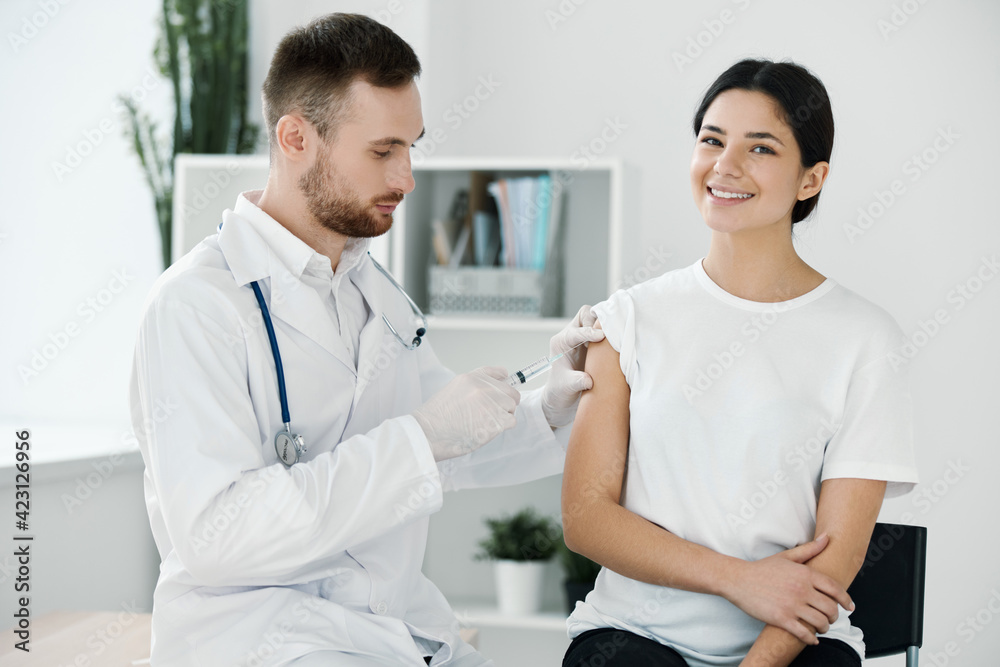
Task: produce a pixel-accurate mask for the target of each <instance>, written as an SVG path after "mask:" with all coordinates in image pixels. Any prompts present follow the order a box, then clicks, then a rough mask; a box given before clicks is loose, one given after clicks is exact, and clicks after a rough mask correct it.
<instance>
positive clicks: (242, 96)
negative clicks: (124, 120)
mask: <svg viewBox="0 0 1000 667" xmlns="http://www.w3.org/2000/svg"><path fill="white" fill-rule="evenodd" d="M247 3H248V0H163V15H162V16H161V17H160V38H159V40H158V41H157V44H156V47H155V49H154V51H153V57H154V58H155V60H156V63H157V65H158V66H159V68H160V72H161V73H162V74H163V76H166V77H169V78H170V81H171V83H172V84H173V98H174V109H173V111H174V125H173V134H172V137H171V138H170V140H169V141H164V139H163V138H162V137H160V136H159V135H158V133H157V124H156V122H155V121H153V120H152V119H151V118H150V116H149V114H146V113H142V112H141V111H140V110H139V108H138V107H137V106H136V105H135V103H134V102H133V101H132V100H131V99H129V98H128V97H126V96H121V98H120V99H121V101H122V103H123V104H124V105H125V108H126V110H127V116H128V127H129V135H130V137H131V140H132V145H133V148H134V150H135V153H136V155H137V156H138V157H139V162H140V163H141V164H142V169H143V173H144V174H145V177H146V182H147V183H148V184H149V188H150V190H151V191H152V192H153V199H154V201H155V205H156V219H157V223H158V224H159V229H160V241H161V244H162V251H163V266H164V268H166V267H167V266H169V265H170V261H171V258H170V239H171V234H172V231H173V207H172V200H173V192H174V158H175V157H176V156H177V154H178V153H251V152H253V150H254V147H255V146H256V143H257V132H258V128H257V126H256V125H255V124H253V123H250V122H248V121H247Z"/></svg>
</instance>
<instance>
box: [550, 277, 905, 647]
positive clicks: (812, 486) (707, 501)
mask: <svg viewBox="0 0 1000 667" xmlns="http://www.w3.org/2000/svg"><path fill="white" fill-rule="evenodd" d="M594 312H595V313H596V315H597V317H598V319H599V320H600V322H601V326H602V327H603V328H604V332H605V334H606V336H607V339H608V341H609V342H610V343H611V345H612V347H614V348H615V349H616V350H617V351H618V352H619V354H620V356H621V369H622V372H623V373H624V374H625V378H626V380H627V381H628V384H629V387H630V390H631V397H630V400H629V409H630V422H629V424H630V429H631V431H630V435H629V450H628V468H627V473H626V478H625V488H624V494H623V499H622V505H623V506H624V507H625V508H627V509H628V510H630V511H632V512H635V513H636V514H638V515H639V516H642V517H643V518H645V519H647V520H649V521H651V522H653V523H655V524H657V525H659V526H662V527H663V528H664V529H666V530H668V531H670V532H671V533H673V534H675V535H677V536H679V537H682V538H684V539H686V540H689V541H691V542H695V543H697V544H701V545H704V546H706V547H708V548H710V549H712V550H714V551H716V552H719V553H722V554H727V555H729V556H734V557H737V558H742V559H744V560H759V559H761V558H765V557H767V556H771V555H773V554H775V553H778V552H780V551H783V550H785V549H790V548H792V547H794V546H796V545H799V544H802V543H804V542H808V541H809V540H811V539H813V537H814V531H815V528H816V504H817V500H818V498H819V491H820V483H821V482H822V481H823V480H826V479H830V478H838V477H857V478H864V479H879V480H886V481H887V482H888V487H887V490H886V496H887V497H889V496H895V495H901V494H903V493H906V492H908V491H909V490H910V489H912V488H913V485H914V484H915V483H916V482H917V469H916V465H915V462H914V457H913V444H912V440H913V438H912V423H911V421H912V414H911V413H912V409H911V405H910V395H909V390H908V386H907V378H906V377H905V370H906V365H905V364H903V365H898V364H897V366H899V368H898V369H896V370H894V369H893V367H892V365H891V364H890V363H889V360H888V359H887V354H888V353H889V352H890V351H893V350H895V349H898V347H899V345H900V343H901V342H902V332H901V330H900V329H899V327H898V325H897V324H896V323H895V321H894V320H893V319H892V317H891V316H889V315H888V314H887V313H886V312H885V311H884V310H882V309H881V308H879V307H878V306H875V305H874V304H872V303H870V302H868V301H866V300H865V299H862V298H861V297H859V296H858V295H856V294H854V293H853V292H851V291H849V290H847V289H846V288H844V287H841V286H840V285H837V284H836V283H835V282H834V281H832V280H829V279H827V280H826V281H825V282H823V284H821V285H820V286H819V287H817V288H816V289H814V290H812V291H811V292H809V293H807V294H804V295H802V296H800V297H797V298H795V299H791V300H789V301H784V302H779V303H761V302H755V301H747V300H745V299H741V298H739V297H736V296H734V295H732V294H730V293H728V292H726V291H725V290H723V289H722V288H721V287H719V286H718V285H716V284H715V283H714V282H712V280H711V279H710V278H709V277H708V275H707V274H706V273H705V270H704V268H703V267H702V264H701V261H700V260H699V261H698V262H696V263H695V264H693V265H691V266H689V267H688V268H686V269H680V270H677V271H671V272H669V273H667V274H665V275H663V276H660V277H658V278H655V279H652V280H649V281H647V282H645V283H642V284H640V285H636V286H635V287H632V288H630V289H628V290H624V291H618V292H616V293H615V294H613V295H612V296H611V297H610V298H609V299H608V300H607V301H604V302H602V303H600V304H598V305H597V306H594ZM602 627H614V628H621V629H625V630H629V631H631V632H634V633H636V634H639V635H642V636H645V637H649V638H651V639H654V640H656V641H659V642H661V643H663V644H666V645H668V646H670V647H672V648H673V649H675V650H676V651H678V652H679V653H680V654H681V655H682V656H684V658H685V659H686V660H687V662H688V664H689V665H691V667H698V666H700V665H737V664H738V663H739V662H740V660H741V658H742V657H743V656H745V655H746V653H747V651H748V650H749V649H750V647H751V645H752V644H753V642H754V641H755V640H756V638H757V636H758V635H759V634H760V631H761V630H762V629H763V627H764V624H763V623H762V622H760V621H758V620H756V619H754V618H752V617H751V616H748V615H747V614H745V613H744V612H743V611H741V610H740V609H739V608H737V607H736V606H734V605H733V604H731V603H730V602H728V601H727V600H725V599H724V598H722V597H718V596H714V595H706V594H701V593H691V592H688V591H681V590H675V589H670V588H664V587H662V586H654V585H652V584H647V583H642V582H639V581H635V580H633V579H629V578H627V577H624V576H622V575H620V574H618V573H616V572H612V571H610V570H608V569H607V568H604V569H602V570H601V573H600V575H599V576H598V579H597V584H596V587H595V589H594V591H593V592H591V593H590V594H589V595H588V596H587V599H586V602H580V603H578V604H577V606H576V609H575V610H574V612H573V614H572V615H571V616H570V619H569V621H568V629H569V635H570V636H571V637H575V636H576V635H578V634H580V633H582V632H584V631H586V630H591V629H595V628H602ZM823 636H826V637H832V638H835V639H840V640H841V641H844V642H847V643H848V644H849V645H851V646H852V647H854V648H855V650H857V651H858V653H859V654H861V655H863V654H864V644H863V642H862V640H861V632H860V630H858V629H856V628H852V627H851V625H850V620H849V619H848V613H847V611H846V610H844V609H840V617H839V618H838V619H837V621H836V622H835V623H834V624H832V625H831V627H830V630H829V632H828V633H827V634H826V635H823Z"/></svg>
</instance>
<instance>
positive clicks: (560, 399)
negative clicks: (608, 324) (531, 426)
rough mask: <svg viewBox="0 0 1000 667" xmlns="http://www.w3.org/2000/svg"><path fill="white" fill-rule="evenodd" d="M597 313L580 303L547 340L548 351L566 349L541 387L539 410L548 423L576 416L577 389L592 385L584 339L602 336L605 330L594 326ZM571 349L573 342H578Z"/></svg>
mask: <svg viewBox="0 0 1000 667" xmlns="http://www.w3.org/2000/svg"><path fill="white" fill-rule="evenodd" d="M596 323H597V317H596V316H595V315H594V314H593V313H592V312H591V311H590V306H583V307H582V308H580V310H579V312H577V314H576V317H574V318H573V319H572V321H571V322H570V323H569V324H568V325H567V326H566V328H565V329H563V330H562V331H560V332H559V333H557V334H556V335H555V336H553V337H552V340H550V341H549V355H554V354H559V353H560V352H566V355H565V356H563V357H562V358H561V359H557V360H556V361H555V362H553V364H552V371H551V372H550V373H549V378H548V380H547V381H546V383H545V388H544V389H543V390H542V412H543V413H544V414H545V419H546V421H548V422H549V426H552V427H556V426H565V425H566V424H568V423H570V422H571V421H573V418H574V417H575V416H576V406H577V403H579V402H580V392H582V391H585V390H587V389H590V388H591V387H593V386H594V381H593V379H591V377H590V375H588V374H587V373H585V372H584V370H583V365H584V363H585V362H586V360H587V345H586V343H587V342H590V343H596V342H598V341H600V340H604V332H603V331H601V330H600V329H595V328H594V324H596ZM580 343H584V344H583V345H580V347H577V348H576V349H573V350H571V351H569V352H567V350H570V349H571V348H573V346H575V345H579V344H580Z"/></svg>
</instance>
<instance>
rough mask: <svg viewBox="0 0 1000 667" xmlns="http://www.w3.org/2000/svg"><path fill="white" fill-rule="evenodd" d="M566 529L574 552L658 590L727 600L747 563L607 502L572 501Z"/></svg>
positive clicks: (565, 518)
mask: <svg viewBox="0 0 1000 667" xmlns="http://www.w3.org/2000/svg"><path fill="white" fill-rule="evenodd" d="M563 526H564V531H565V539H566V544H567V546H569V547H570V549H572V550H573V551H575V552H577V553H580V554H582V555H584V556H586V557H587V558H590V559H591V560H593V561H595V562H597V563H600V564H601V565H603V566H604V567H607V568H608V569H610V570H613V571H615V572H617V573H618V574H621V575H623V576H626V577H629V578H630V579H635V580H637V581H642V582H645V583H649V584H654V585H657V586H668V587H670V588H678V589H681V590H686V591H693V592H696V593H709V594H712V595H721V596H723V597H726V595H727V593H728V591H729V588H730V585H731V582H732V581H733V580H734V578H736V577H737V576H738V575H737V572H738V569H739V566H740V565H742V564H743V563H744V561H741V560H739V559H737V558H732V557H730V556H724V555H722V554H719V553H717V552H715V551H712V550H711V549H709V548H707V547H704V546H701V545H698V544H695V543H693V542H689V541H687V540H684V539H682V538H680V537H677V536H676V535H674V534H673V533H670V532H669V531H667V530H664V529H663V528H661V527H660V526H658V525H656V524H654V523H652V522H650V521H647V520H646V519H644V518H642V517H641V516H639V515H638V514H635V513H634V512H631V511H629V510H627V509H625V508H624V507H622V506H621V505H619V504H617V503H615V502H612V501H610V500H609V499H607V498H597V497H591V498H587V499H585V500H580V501H570V502H569V503H567V504H566V505H565V506H564V508H563Z"/></svg>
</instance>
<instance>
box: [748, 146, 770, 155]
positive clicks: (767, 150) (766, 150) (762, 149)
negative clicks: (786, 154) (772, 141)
mask: <svg viewBox="0 0 1000 667" xmlns="http://www.w3.org/2000/svg"><path fill="white" fill-rule="evenodd" d="M758 149H759V152H760V153H761V154H762V155H774V154H775V153H774V151H772V150H771V149H770V148H768V147H767V146H754V147H753V150H754V151H755V152H757V151H758Z"/></svg>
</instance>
